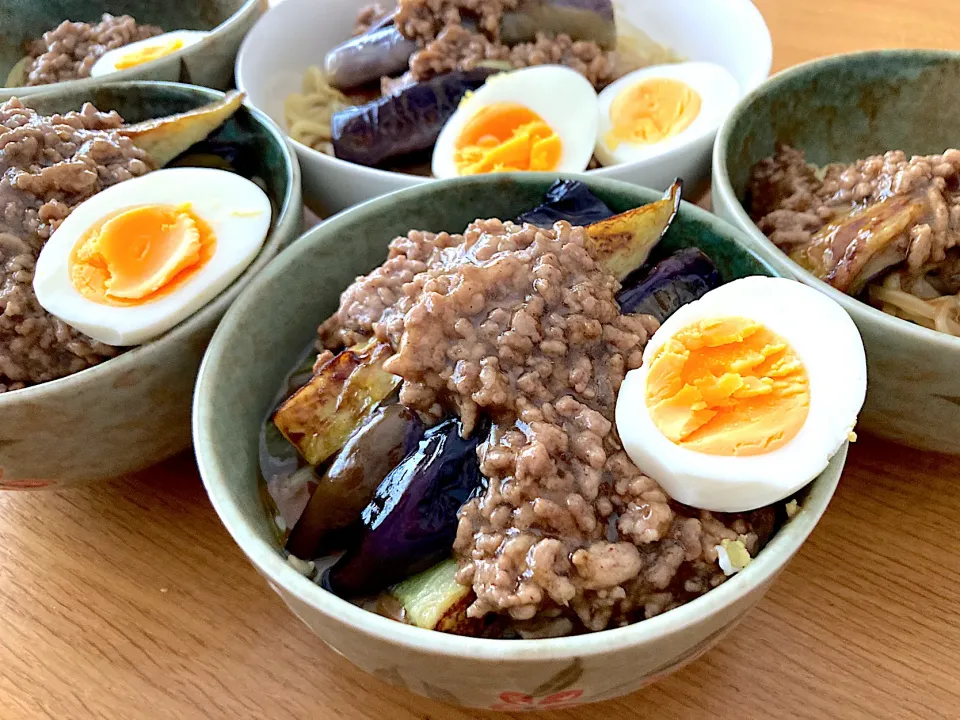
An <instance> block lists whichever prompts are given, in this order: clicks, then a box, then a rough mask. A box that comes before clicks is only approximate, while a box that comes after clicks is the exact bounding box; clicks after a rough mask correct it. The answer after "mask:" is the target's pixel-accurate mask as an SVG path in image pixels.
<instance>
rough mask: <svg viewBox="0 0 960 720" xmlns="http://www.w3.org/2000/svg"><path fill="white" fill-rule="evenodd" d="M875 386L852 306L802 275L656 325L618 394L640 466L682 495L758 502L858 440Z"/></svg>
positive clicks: (734, 291)
mask: <svg viewBox="0 0 960 720" xmlns="http://www.w3.org/2000/svg"><path fill="white" fill-rule="evenodd" d="M866 388H867V368H866V359H865V356H864V351H863V343H862V341H861V339H860V334H859V332H858V331H857V328H856V326H855V325H854V324H853V321H852V320H851V319H850V317H849V316H848V315H847V313H846V312H845V311H844V310H843V308H841V307H840V305H838V304H837V303H835V302H834V301H833V300H831V299H830V298H828V297H827V296H826V295H824V294H822V293H820V292H818V291H816V290H814V289H812V288H809V287H807V286H806V285H802V284H800V283H798V282H794V281H793V280H786V279H783V278H768V277H748V278H743V279H741V280H735V281H733V282H731V283H728V284H726V285H722V286H721V287H719V288H717V289H716V290H713V291H711V292H709V293H707V294H706V295H704V296H703V297H702V298H701V299H700V300H697V301H696V302H693V303H690V304H689V305H685V306H684V307H682V308H680V309H679V310H678V311H677V312H676V313H674V314H673V315H672V316H671V317H669V318H668V319H667V320H666V321H665V322H664V324H663V325H662V326H661V327H660V329H659V330H657V332H656V333H654V335H653V337H652V338H651V339H650V342H649V343H648V344H647V346H646V348H645V349H644V352H643V365H642V366H641V367H640V368H639V369H637V370H632V371H631V372H629V373H627V376H626V379H625V380H624V382H623V384H622V386H621V387H620V392H619V395H618V396H617V409H616V423H617V432H618V433H619V435H620V439H621V441H622V442H623V447H624V450H625V451H626V452H627V454H628V455H629V456H630V458H631V459H632V460H633V461H634V463H636V465H637V467H639V468H640V469H641V470H643V471H644V472H645V473H646V474H647V475H649V476H650V477H651V478H653V479H654V480H656V481H657V482H658V483H660V485H661V486H662V487H663V489H664V490H666V492H667V493H668V494H669V495H670V496H671V497H673V498H674V499H676V500H677V501H679V502H681V503H684V504H686V505H690V506H692V507H696V508H701V509H704V510H713V511H719V512H739V511H746V510H753V509H756V508H759V507H763V506H764V505H769V504H770V503H773V502H776V501H778V500H782V499H784V498H787V497H789V496H790V495H791V494H793V493H794V492H796V491H797V490H799V489H800V488H802V487H803V486H804V485H806V484H807V483H809V482H810V481H811V480H813V479H814V478H815V477H816V476H817V475H819V474H820V473H821V472H822V471H823V469H824V468H825V467H826V466H827V463H828V462H829V460H830V458H831V457H833V456H834V455H835V454H836V452H837V451H838V450H839V449H840V448H841V447H842V446H843V444H844V443H845V442H846V441H847V440H848V439H850V438H851V437H852V432H853V428H854V425H855V424H856V420H857V414H858V413H859V412H860V408H861V407H862V406H863V401H864V397H865V394H866Z"/></svg>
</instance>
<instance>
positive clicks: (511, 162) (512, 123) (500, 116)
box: [454, 103, 563, 175]
mask: <svg viewBox="0 0 960 720" xmlns="http://www.w3.org/2000/svg"><path fill="white" fill-rule="evenodd" d="M562 155H563V143H562V142H561V140H560V136H559V135H557V134H556V132H554V130H553V128H551V127H550V126H549V125H547V123H546V122H544V120H543V118H541V117H540V116H539V115H537V113H535V112H533V110H530V109H529V108H526V107H524V106H523V105H514V104H510V103H498V104H496V105H489V106H487V107H485V108H483V109H481V110H480V111H479V112H478V113H477V114H476V115H474V116H473V117H472V118H471V119H470V121H469V122H468V123H467V124H466V126H465V127H464V128H463V131H462V132H461V133H460V136H459V137H458V138H457V142H456V145H455V149H454V164H455V165H456V167H457V172H458V174H460V175H480V174H483V173H492V172H513V171H520V170H540V171H550V170H555V169H556V168H557V165H559V164H560V157H561V156H562Z"/></svg>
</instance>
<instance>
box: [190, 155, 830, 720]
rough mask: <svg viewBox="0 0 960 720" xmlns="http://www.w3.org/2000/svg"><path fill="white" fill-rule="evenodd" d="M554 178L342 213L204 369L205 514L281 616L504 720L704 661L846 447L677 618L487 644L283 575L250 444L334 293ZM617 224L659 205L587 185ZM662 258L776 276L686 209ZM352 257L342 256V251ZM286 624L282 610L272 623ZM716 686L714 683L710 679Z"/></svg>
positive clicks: (223, 335)
mask: <svg viewBox="0 0 960 720" xmlns="http://www.w3.org/2000/svg"><path fill="white" fill-rule="evenodd" d="M553 177H554V176H545V175H540V174H531V175H514V176H512V177H508V176H489V177H480V178H469V179H455V180H445V181H437V182H436V183H433V184H430V185H423V186H420V187H417V188H412V189H409V190H405V191H402V192H399V193H395V194H393V195H389V196H387V197H384V198H380V199H378V200H374V201H371V202H369V203H366V204H364V205H361V206H359V207H357V208H354V209H352V210H349V211H347V212H345V213H343V214H341V215H339V216H338V217H336V218H333V219H331V220H328V221H327V222H326V223H324V224H323V225H321V226H319V227H318V228H316V229H314V230H312V231H310V232H309V233H308V234H307V235H306V236H305V237H303V238H302V239H300V240H298V241H297V242H296V243H295V244H294V245H293V246H292V247H290V248H289V249H287V250H286V251H284V252H283V253H282V254H281V255H280V256H279V257H278V258H277V259H276V260H275V261H274V262H273V263H271V264H270V265H269V266H268V267H267V268H266V270H264V272H263V273H261V274H260V275H259V276H258V277H257V278H256V279H255V280H254V281H253V282H252V283H251V284H250V286H249V287H248V288H247V289H246V290H245V291H244V292H243V293H242V294H241V297H240V298H239V299H238V300H237V302H236V304H235V305H234V306H233V308H232V309H231V310H230V312H229V313H227V316H226V317H225V318H224V321H223V323H222V324H221V326H220V328H219V329H218V330H217V332H216V334H215V336H214V339H213V341H212V342H211V345H210V349H209V351H208V353H207V356H206V358H205V359H204V363H203V366H202V368H201V371H200V377H199V381H198V384H197V392H196V396H195V401H194V417H193V421H194V445H195V448H196V453H197V460H198V463H199V466H200V472H201V474H202V476H203V480H204V483H205V485H206V487H207V491H208V493H209V494H210V498H211V500H212V501H213V505H214V507H215V508H216V510H217V512H218V513H219V515H220V518H221V520H222V521H223V523H224V524H225V525H226V527H227V529H228V530H229V532H230V534H231V535H232V536H233V538H234V540H235V541H236V542H237V543H238V544H239V545H240V547H241V548H242V550H243V551H244V552H245V553H246V554H247V556H248V557H249V558H250V560H251V561H252V562H253V564H254V565H255V566H256V568H257V569H258V570H259V571H260V573H261V574H263V575H264V577H266V579H267V580H268V582H269V584H270V586H271V587H272V588H273V589H274V590H275V591H276V592H277V593H278V594H279V595H280V596H281V597H282V598H283V600H284V601H285V602H286V604H287V605H288V606H289V608H290V609H291V610H292V611H293V612H294V613H295V614H296V615H297V617H299V618H300V619H301V620H302V621H303V622H304V623H306V624H307V625H308V626H309V627H310V628H311V629H312V630H313V631H314V632H315V633H316V634H317V635H319V636H320V637H321V638H322V639H323V640H324V641H325V642H326V643H328V644H329V645H330V646H331V647H333V648H334V649H335V650H336V651H337V652H339V653H341V654H343V655H344V656H345V657H346V658H347V659H348V660H350V661H351V662H352V663H354V664H356V665H358V666H359V667H361V668H363V669H364V670H366V671H368V672H370V673H372V674H374V675H376V676H377V677H379V678H381V679H383V680H385V681H387V682H390V683H394V684H396V685H400V686H403V687H405V688H407V689H409V690H411V691H413V692H415V693H419V694H422V695H426V696H428V697H431V698H434V699H438V700H443V701H445V702H450V703H454V704H460V705H466V706H471V707H478V708H479V707H482V708H493V709H501V710H532V709H555V708H558V707H561V706H564V705H570V704H576V703H586V702H593V701H597V700H604V699H609V698H613V697H617V696H619V695H623V694H626V693H629V692H632V691H634V690H637V689H638V688H641V687H643V686H644V685H647V684H649V683H651V682H654V681H655V680H657V679H658V678H660V677H663V676H664V675H666V674H668V673H671V672H673V671H674V670H676V669H677V668H679V667H681V666H682V665H684V664H686V663H688V662H690V661H692V660H693V659H695V658H696V657H698V656H700V655H701V654H702V653H704V652H706V650H707V649H709V648H710V647H711V646H712V645H713V644H714V643H716V642H717V641H718V640H719V639H720V638H721V637H722V636H723V635H724V634H725V633H726V632H727V631H728V630H729V629H730V628H732V627H733V626H734V625H735V624H736V623H737V622H738V621H739V620H740V619H741V618H742V617H743V615H744V614H745V613H746V612H747V610H749V609H750V608H751V607H752V606H753V605H755V604H756V603H757V601H759V600H760V598H761V597H762V596H763V594H764V592H765V591H766V590H767V588H768V587H769V586H770V584H771V583H772V582H773V580H774V578H776V576H777V574H778V573H779V572H780V571H781V570H782V569H783V567H784V566H785V565H786V564H787V561H788V560H789V559H790V558H791V556H792V555H793V554H794V553H795V552H796V551H797V549H798V548H799V547H800V545H801V544H802V543H803V541H804V539H805V538H806V537H807V535H809V533H810V531H811V530H812V529H813V527H814V525H815V524H816V522H817V520H818V519H819V518H820V516H821V514H822V513H823V511H824V510H825V509H826V506H827V503H828V501H829V500H830V497H831V496H832V494H833V492H834V489H835V488H836V485H837V480H838V479H839V477H840V472H841V469H842V467H843V462H844V458H845V455H846V449H845V448H844V450H843V451H842V452H840V453H838V454H837V456H836V457H834V459H833V461H832V462H831V463H830V465H829V466H828V467H827V469H826V470H825V471H824V472H823V474H822V475H820V476H819V477H818V478H817V479H816V480H814V481H813V483H812V484H811V485H810V486H809V488H808V493H807V495H806V498H805V499H804V500H803V502H802V506H803V509H802V511H801V512H800V513H799V514H798V515H797V516H795V517H794V518H793V520H791V521H790V522H789V523H788V524H787V525H786V526H785V527H784V528H783V529H781V530H780V532H779V533H778V534H777V535H776V536H775V537H774V539H773V540H772V541H771V542H770V544H769V545H768V546H767V547H766V548H765V549H764V550H763V551H762V552H760V553H759V554H758V555H757V558H756V559H755V560H754V562H752V563H751V564H750V565H749V566H748V567H747V568H746V569H745V570H744V571H743V572H741V573H739V574H738V575H736V576H735V577H733V578H731V579H730V580H729V581H728V582H726V583H724V584H723V585H721V586H720V587H719V588H717V589H715V590H712V591H710V592H709V593H707V594H706V595H704V596H703V597H701V598H699V599H697V600H694V601H693V602H690V603H688V604H686V605H683V606H681V607H680V608H677V609H675V610H670V611H669V612H667V613H665V614H663V615H661V616H658V617H655V618H652V619H650V620H646V621H644V622H641V623H637V624H635V625H632V626H629V627H625V628H620V629H616V630H607V631H604V632H600V633H595V634H592V635H582V636H578V637H572V638H561V639H552V640H529V641H517V640H488V639H475V638H465V637H458V636H453V635H447V634H443V633H439V632H433V631H429V630H421V629H419V628H415V627H412V626H408V625H404V624H401V623H398V622H395V621H392V620H388V619H386V618H384V617H381V616H379V615H376V614H373V613H370V612H367V611H366V610H362V609H360V608H359V607H356V606H354V605H352V604H350V603H349V602H346V601H344V600H341V599H340V598H338V597H336V596H334V595H332V594H330V593H328V592H326V591H325V590H322V589H321V588H320V587H318V586H317V585H314V584H313V583H312V582H310V581H309V580H307V579H306V578H304V577H303V576H301V575H300V574H298V573H297V572H296V571H295V570H293V569H292V568H291V567H290V566H288V565H287V564H286V562H285V561H284V559H283V557H282V556H281V554H280V552H279V548H278V546H277V544H276V540H275V538H274V534H273V532H272V530H271V526H270V521H269V519H268V517H267V513H266V512H265V511H264V508H263V506H262V505H261V501H260V497H259V493H258V486H257V483H258V480H257V475H258V464H257V463H258V438H259V430H260V426H261V424H262V422H263V421H264V419H265V418H266V416H267V414H268V412H269V411H270V409H271V406H272V403H273V401H274V398H275V396H276V392H277V389H278V388H279V387H280V386H281V384H282V382H283V378H284V377H285V376H286V374H287V373H288V371H289V370H290V368H292V367H293V366H294V365H295V364H296V363H297V361H298V359H299V358H301V357H302V352H303V350H304V348H305V347H306V346H307V345H308V344H309V343H310V342H311V341H312V339H314V338H315V336H316V328H317V324H318V322H319V321H320V320H322V319H323V318H325V317H327V316H328V315H330V314H331V313H332V312H333V311H334V309H335V308H336V307H337V304H338V300H339V295H340V292H341V291H342V290H343V289H344V288H346V287H347V285H349V284H350V282H352V281H353V279H354V278H355V277H356V276H357V275H358V274H361V273H366V272H369V271H370V270H371V269H372V268H374V267H375V266H376V265H378V264H379V263H381V262H382V261H383V260H384V259H385V257H386V248H387V243H388V241H389V240H390V239H391V238H393V237H394V236H396V235H399V234H405V233H406V232H407V230H409V229H410V228H423V229H430V230H435V231H439V230H444V229H445V230H449V231H460V230H462V229H463V228H464V227H465V226H466V224H467V223H469V222H470V221H472V220H473V219H475V218H477V217H488V216H491V215H496V216H499V217H515V216H516V215H517V214H518V213H519V212H521V211H523V210H526V209H529V208H530V207H533V206H534V205H535V204H537V203H538V202H539V200H540V197H541V195H542V193H543V191H544V190H545V189H546V188H547V187H548V185H549V183H550V182H551V180H552V179H553ZM589 184H590V186H591V187H592V189H593V190H594V191H595V192H596V193H597V194H598V195H599V196H600V197H601V198H602V199H603V200H605V201H606V202H607V203H608V204H609V205H610V206H611V207H612V208H614V209H615V210H625V209H628V208H633V207H637V206H639V205H641V204H644V203H646V202H650V201H652V200H653V199H655V198H656V197H658V196H659V194H658V193H655V192H653V191H651V190H646V189H643V188H638V187H636V186H633V185H627V184H625V183H621V182H615V181H612V180H608V179H593V180H590V181H589ZM664 245H665V246H666V247H664V250H665V251H667V250H675V249H677V248H679V247H684V246H690V245H697V246H699V247H702V248H703V249H704V250H705V251H706V252H708V253H709V254H710V255H711V256H712V257H713V258H714V260H716V262H717V264H718V266H719V267H720V269H721V272H722V273H723V275H724V276H725V278H726V279H733V278H734V277H737V276H742V275H749V274H775V271H774V270H773V269H772V268H770V267H769V266H768V265H767V264H766V263H765V262H764V261H763V260H761V259H760V258H759V256H758V255H757V254H754V253H753V252H752V251H751V250H750V249H749V247H748V242H745V241H744V240H743V236H742V235H741V234H740V233H738V232H737V231H735V230H734V229H733V228H732V227H730V226H729V225H727V224H726V223H724V222H722V221H720V220H718V219H717V218H715V217H714V216H712V215H709V214H708V213H706V212H704V211H702V210H700V209H699V208H696V207H693V206H691V205H688V204H684V205H683V207H682V208H681V211H680V214H679V216H678V219H677V222H676V223H675V225H674V226H673V228H672V229H671V231H670V234H669V235H668V236H667V239H666V240H665V241H664ZM345 248H349V249H350V252H344V249H345ZM278 612H279V610H278ZM717 682H718V683H719V682H723V680H722V678H717Z"/></svg>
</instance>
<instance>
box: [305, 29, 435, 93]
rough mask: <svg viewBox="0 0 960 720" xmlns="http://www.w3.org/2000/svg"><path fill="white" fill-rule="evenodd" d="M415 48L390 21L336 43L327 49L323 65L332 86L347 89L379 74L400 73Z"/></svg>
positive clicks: (364, 83) (379, 75)
mask: <svg viewBox="0 0 960 720" xmlns="http://www.w3.org/2000/svg"><path fill="white" fill-rule="evenodd" d="M416 51H417V44H416V43H415V42H414V41H412V40H407V39H406V38H405V37H404V36H403V35H401V34H400V31H399V30H397V29H396V28H395V27H394V26H393V25H387V26H384V27H380V28H377V29H375V30H374V29H371V30H368V31H367V32H365V33H364V34H363V35H358V36H356V37H354V38H350V39H349V40H347V41H346V42H345V43H343V44H341V45H337V47H335V48H334V49H333V50H331V51H330V52H328V53H327V57H326V59H325V60H324V63H323V68H324V72H325V73H326V75H327V81H328V82H329V83H330V84H331V85H332V86H333V87H335V88H338V89H340V90H350V89H352V88H355V87H359V86H361V85H366V84H367V83H369V82H373V81H375V80H380V78H381V77H385V76H391V75H399V74H401V73H402V72H404V71H406V69H407V67H408V65H409V62H410V56H411V55H413V53H415V52H416Z"/></svg>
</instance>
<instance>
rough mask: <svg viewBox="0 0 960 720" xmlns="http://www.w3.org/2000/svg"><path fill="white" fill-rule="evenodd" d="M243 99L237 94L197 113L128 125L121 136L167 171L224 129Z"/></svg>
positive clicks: (231, 94)
mask: <svg viewBox="0 0 960 720" xmlns="http://www.w3.org/2000/svg"><path fill="white" fill-rule="evenodd" d="M243 98H244V95H243V93H241V92H238V91H236V90H233V91H231V92H228V93H227V94H226V95H224V96H223V98H221V99H220V100H216V101H214V102H212V103H209V104H207V105H204V106H202V107H198V108H196V109H194V110H188V111H187V112H184V113H179V114H177V115H169V116H167V117H162V118H156V119H153V120H145V121H144V122H141V123H136V124H134V125H126V126H124V127H122V128H121V129H120V134H121V135H125V136H127V137H128V138H130V139H131V140H133V144H134V145H136V146H137V147H138V148H140V149H141V150H146V151H147V152H148V153H150V157H152V158H153V160H154V162H156V163H157V167H163V166H164V165H166V164H167V163H168V162H170V161H171V160H173V159H174V158H175V157H177V156H178V155H180V154H181V153H183V152H186V151H187V149H188V148H190V146H191V145H194V144H195V143H198V142H200V141H201V140H203V139H204V138H206V137H207V136H208V135H209V134H210V133H212V132H213V131H214V130H216V129H217V128H218V127H220V126H221V125H223V123H225V122H226V121H227V120H228V119H229V118H230V117H231V116H232V115H233V114H234V113H235V112H236V111H237V110H238V109H239V108H240V105H241V104H242V103H243Z"/></svg>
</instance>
